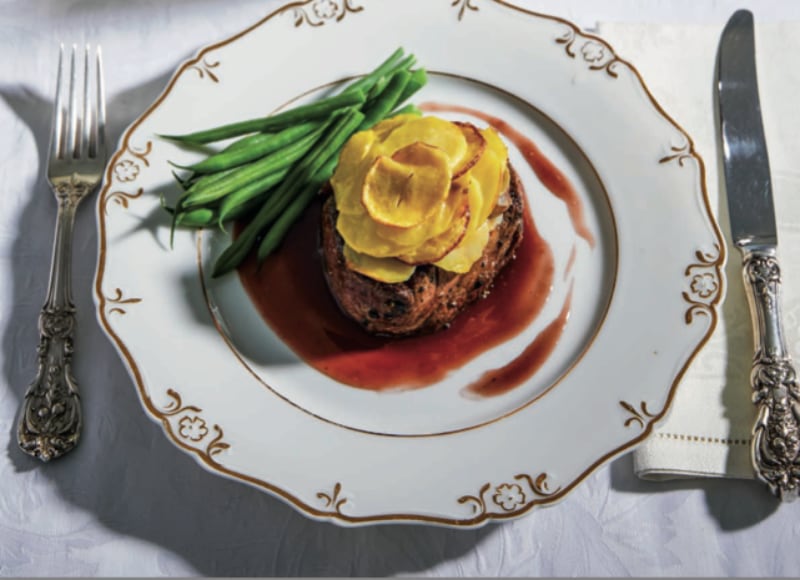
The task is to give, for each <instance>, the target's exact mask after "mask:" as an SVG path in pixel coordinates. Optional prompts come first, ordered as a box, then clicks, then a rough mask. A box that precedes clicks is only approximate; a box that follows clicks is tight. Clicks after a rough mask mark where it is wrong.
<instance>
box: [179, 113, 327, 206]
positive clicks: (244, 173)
mask: <svg viewBox="0 0 800 580" xmlns="http://www.w3.org/2000/svg"><path fill="white" fill-rule="evenodd" d="M329 124H330V121H328V122H327V123H325V124H324V125H322V126H321V127H320V128H319V129H317V130H316V131H314V132H313V133H311V134H310V135H306V136H305V137H303V138H302V139H300V140H299V141H296V142H295V143H292V144H291V145H289V146H288V147H285V148H284V149H283V150H281V151H275V152H273V153H270V154H269V155H266V156H264V157H262V158H261V159H259V160H258V161H253V162H252V163H249V164H247V165H243V166H242V167H238V168H236V169H235V170H234V173H232V174H230V175H229V176H227V177H226V178H225V179H224V180H220V181H215V182H213V183H211V184H209V185H207V186H205V187H198V186H197V185H195V186H193V187H192V188H191V189H189V191H187V192H186V196H185V198H184V200H183V207H184V208H190V207H194V206H198V205H205V204H207V203H210V202H212V201H216V200H218V199H220V198H223V197H225V196H226V195H228V194H230V193H233V192H234V191H236V190H237V189H239V188H240V187H242V186H244V185H247V184H248V183H250V182H251V181H255V180H256V179H262V178H264V177H266V176H267V175H270V174H272V173H277V172H280V171H281V170H283V169H285V168H287V167H289V166H290V165H291V164H292V163H294V162H295V161H297V160H298V159H300V158H301V157H303V156H304V155H305V154H306V153H308V151H309V150H310V149H311V148H312V147H313V145H314V143H316V142H317V141H318V140H319V138H320V137H321V136H322V134H323V132H324V130H325V128H326V127H327V126H328V125H329Z"/></svg>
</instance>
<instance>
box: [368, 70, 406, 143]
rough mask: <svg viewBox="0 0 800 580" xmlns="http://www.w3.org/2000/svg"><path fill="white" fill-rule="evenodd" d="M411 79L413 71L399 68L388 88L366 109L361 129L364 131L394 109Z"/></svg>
mask: <svg viewBox="0 0 800 580" xmlns="http://www.w3.org/2000/svg"><path fill="white" fill-rule="evenodd" d="M409 80H411V73H409V72H408V71H406V70H399V71H397V72H396V73H395V74H394V75H392V77H391V79H390V80H389V83H388V84H387V85H386V88H385V89H384V90H383V91H382V92H381V93H380V95H378V96H377V97H376V98H375V100H374V101H372V103H371V104H370V105H369V106H368V107H366V108H365V110H364V120H363V121H362V122H361V125H360V126H359V128H358V130H359V131H364V130H366V129H369V128H370V127H372V126H373V125H374V124H375V123H377V122H378V121H381V120H383V118H384V117H386V115H387V114H388V113H389V111H391V110H392V109H394V107H395V105H397V103H398V99H399V98H400V95H401V94H402V93H403V90H404V89H405V88H406V85H407V84H408V81H409Z"/></svg>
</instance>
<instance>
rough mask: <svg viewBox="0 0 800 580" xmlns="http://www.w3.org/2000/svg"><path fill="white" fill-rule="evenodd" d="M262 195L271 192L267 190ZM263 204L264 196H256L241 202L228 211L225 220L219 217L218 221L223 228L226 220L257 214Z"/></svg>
mask: <svg viewBox="0 0 800 580" xmlns="http://www.w3.org/2000/svg"><path fill="white" fill-rule="evenodd" d="M262 195H269V192H265V194H262ZM263 204H264V199H263V198H262V196H259V197H254V198H253V199H250V200H248V201H245V202H244V203H240V204H239V205H237V206H236V207H235V208H232V209H231V210H230V212H229V213H228V215H227V216H225V219H224V220H222V219H217V223H218V224H219V226H220V227H221V228H222V225H223V223H224V222H227V221H231V220H238V219H240V218H243V217H245V216H248V215H253V214H255V213H256V212H257V211H258V209H259V208H260V207H261V206H262V205H263ZM223 231H224V229H223Z"/></svg>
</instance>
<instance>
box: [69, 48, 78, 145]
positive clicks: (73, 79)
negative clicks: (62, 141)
mask: <svg viewBox="0 0 800 580" xmlns="http://www.w3.org/2000/svg"><path fill="white" fill-rule="evenodd" d="M77 52H78V47H77V46H76V45H74V44H73V45H72V55H71V57H70V59H69V110H68V111H67V120H68V124H67V127H68V128H69V129H68V131H69V133H68V134H67V155H68V156H69V157H76V156H77V155H78V115H79V113H78V95H77V93H76V91H75V85H77V84H78V82H77V81H78V70H77V68H76V67H75V55H76V53H77Z"/></svg>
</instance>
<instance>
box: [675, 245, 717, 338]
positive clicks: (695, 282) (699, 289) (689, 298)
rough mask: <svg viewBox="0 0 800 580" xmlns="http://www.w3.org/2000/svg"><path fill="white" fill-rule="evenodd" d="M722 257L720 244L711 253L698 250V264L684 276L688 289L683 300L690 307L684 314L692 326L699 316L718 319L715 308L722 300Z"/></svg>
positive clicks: (686, 271)
mask: <svg viewBox="0 0 800 580" xmlns="http://www.w3.org/2000/svg"><path fill="white" fill-rule="evenodd" d="M721 255H722V251H721V250H720V246H719V244H716V245H715V246H714V249H713V250H712V251H711V252H703V251H701V250H698V251H697V252H696V253H695V259H696V262H694V263H692V264H690V265H689V266H687V267H686V270H685V271H684V276H686V278H687V279H688V289H687V290H684V291H683V293H682V296H683V299H684V300H685V301H686V302H688V303H689V305H690V306H689V308H688V309H687V310H686V314H684V321H685V322H686V324H691V323H692V322H693V321H694V317H695V315H697V314H703V315H704V316H708V317H711V318H715V317H716V310H715V307H716V306H717V304H719V301H720V300H722V286H723V273H722V258H721Z"/></svg>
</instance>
